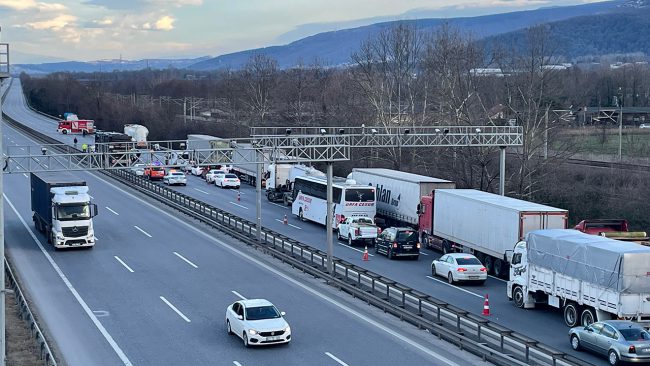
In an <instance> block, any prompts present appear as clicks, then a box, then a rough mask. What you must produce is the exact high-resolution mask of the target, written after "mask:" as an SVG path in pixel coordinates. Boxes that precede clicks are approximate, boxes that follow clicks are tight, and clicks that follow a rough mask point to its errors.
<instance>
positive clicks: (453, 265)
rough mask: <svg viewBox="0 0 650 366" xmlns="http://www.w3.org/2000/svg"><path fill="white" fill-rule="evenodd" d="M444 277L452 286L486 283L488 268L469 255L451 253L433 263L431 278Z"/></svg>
mask: <svg viewBox="0 0 650 366" xmlns="http://www.w3.org/2000/svg"><path fill="white" fill-rule="evenodd" d="M437 275H438V276H443V277H446V278H447V281H448V282H449V283H451V284H453V283H455V282H457V281H472V282H479V283H484V282H485V280H487V268H485V266H484V265H483V264H482V263H481V261H479V260H478V258H476V257H475V256H473V255H471V254H469V253H449V254H445V255H443V256H442V257H440V258H438V259H435V260H434V261H433V262H432V263H431V276H432V277H435V276H437Z"/></svg>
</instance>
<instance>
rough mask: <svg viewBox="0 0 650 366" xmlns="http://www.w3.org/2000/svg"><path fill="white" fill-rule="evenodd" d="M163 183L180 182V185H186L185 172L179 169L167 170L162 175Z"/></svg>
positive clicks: (172, 183)
mask: <svg viewBox="0 0 650 366" xmlns="http://www.w3.org/2000/svg"><path fill="white" fill-rule="evenodd" d="M163 183H164V184H167V185H170V186H172V185H174V184H180V185H182V186H186V185H187V177H185V173H183V172H179V171H169V172H167V174H166V175H165V176H164V177H163Z"/></svg>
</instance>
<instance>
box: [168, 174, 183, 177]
mask: <svg viewBox="0 0 650 366" xmlns="http://www.w3.org/2000/svg"><path fill="white" fill-rule="evenodd" d="M171 175H173V176H174V177H184V176H185V174H183V173H172V174H171Z"/></svg>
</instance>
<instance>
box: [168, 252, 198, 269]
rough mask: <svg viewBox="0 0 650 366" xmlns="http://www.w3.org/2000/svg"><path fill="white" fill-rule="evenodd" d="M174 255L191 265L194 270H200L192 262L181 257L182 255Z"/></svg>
mask: <svg viewBox="0 0 650 366" xmlns="http://www.w3.org/2000/svg"><path fill="white" fill-rule="evenodd" d="M174 254H175V255H176V256H177V257H178V258H180V259H182V260H184V261H185V262H187V264H189V265H190V266H192V267H194V268H199V267H198V266H197V265H196V264H194V263H192V262H190V261H189V260H188V259H187V258H185V257H183V256H182V255H180V254H178V253H176V252H174Z"/></svg>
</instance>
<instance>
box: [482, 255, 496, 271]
mask: <svg viewBox="0 0 650 366" xmlns="http://www.w3.org/2000/svg"><path fill="white" fill-rule="evenodd" d="M483 264H484V265H485V269H487V273H488V274H492V273H494V272H493V271H494V258H492V257H490V256H489V255H486V256H485V263H483Z"/></svg>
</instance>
